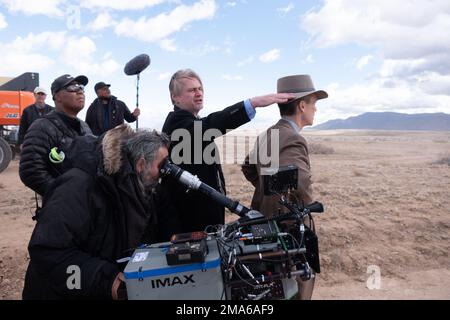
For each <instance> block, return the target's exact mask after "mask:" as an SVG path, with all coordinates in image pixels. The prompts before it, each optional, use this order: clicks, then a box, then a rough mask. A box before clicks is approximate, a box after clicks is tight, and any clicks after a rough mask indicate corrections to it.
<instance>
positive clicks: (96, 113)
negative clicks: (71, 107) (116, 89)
mask: <svg viewBox="0 0 450 320" xmlns="http://www.w3.org/2000/svg"><path fill="white" fill-rule="evenodd" d="M107 106H108V105H107ZM107 106H105V105H104V104H103V103H102V101H101V100H100V99H99V98H97V99H95V100H94V101H93V102H92V103H91V105H90V106H89V109H88V111H87V113H86V123H87V124H88V125H89V127H90V128H91V130H92V132H93V133H94V134H95V135H96V136H99V135H101V134H102V133H104V132H106V131H108V130H110V129H112V128H114V127H116V126H118V125H120V124H123V123H124V120H126V121H127V122H134V121H136V117H135V116H133V114H132V113H131V112H130V110H129V109H128V107H127V106H126V104H125V103H124V102H122V101H120V100H118V99H117V98H116V97H114V96H111V101H110V104H109V110H108V113H109V127H107V128H105V126H104V124H103V115H104V108H105V107H107Z"/></svg>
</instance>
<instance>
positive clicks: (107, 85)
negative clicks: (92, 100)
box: [94, 81, 111, 92]
mask: <svg viewBox="0 0 450 320" xmlns="http://www.w3.org/2000/svg"><path fill="white" fill-rule="evenodd" d="M104 87H108V88H109V87H111V85H110V84H106V83H104V82H103V81H102V82H98V83H97V84H96V85H95V87H94V90H95V92H97V90H98V89H101V88H104Z"/></svg>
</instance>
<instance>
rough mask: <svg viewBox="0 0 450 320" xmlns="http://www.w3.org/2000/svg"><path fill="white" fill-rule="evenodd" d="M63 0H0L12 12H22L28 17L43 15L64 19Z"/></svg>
mask: <svg viewBox="0 0 450 320" xmlns="http://www.w3.org/2000/svg"><path fill="white" fill-rule="evenodd" d="M62 3H64V1H62V0H39V1H35V0H0V4H3V5H4V6H6V7H7V8H8V10H9V11H10V12H13V13H17V12H22V13H24V14H25V15H27V16H31V15H37V14H43V15H46V16H49V17H62V16H64V11H63V10H62V9H61V8H60V7H61V4H62Z"/></svg>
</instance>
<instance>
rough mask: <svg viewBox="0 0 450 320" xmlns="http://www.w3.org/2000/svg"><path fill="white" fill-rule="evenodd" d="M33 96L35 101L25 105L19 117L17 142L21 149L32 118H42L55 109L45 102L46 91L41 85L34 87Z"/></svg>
mask: <svg viewBox="0 0 450 320" xmlns="http://www.w3.org/2000/svg"><path fill="white" fill-rule="evenodd" d="M34 98H35V99H36V102H35V103H34V104H32V105H29V106H28V107H26V108H25V109H24V110H23V112H22V116H21V117H20V126H19V141H18V144H19V145H20V148H21V149H22V144H23V139H24V138H25V134H26V133H27V131H28V128H29V127H30V126H31V124H32V123H33V122H34V120H36V119H39V118H42V117H43V116H45V115H46V114H47V113H49V112H50V111H52V110H54V109H55V108H53V107H52V106H49V105H48V104H46V103H45V99H46V98H47V91H46V90H45V89H44V88H43V87H36V88H35V89H34Z"/></svg>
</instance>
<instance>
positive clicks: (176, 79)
mask: <svg viewBox="0 0 450 320" xmlns="http://www.w3.org/2000/svg"><path fill="white" fill-rule="evenodd" d="M186 78H194V79H197V80H198V81H199V82H200V84H201V85H202V86H203V83H202V80H201V79H200V77H199V75H198V74H197V73H196V72H195V71H193V70H191V69H181V70H178V71H177V72H175V73H174V74H173V76H172V78H170V82H169V92H170V98H171V100H172V103H173V104H175V102H174V101H173V99H172V95H175V96H179V95H180V94H181V90H183V84H182V83H181V81H180V79H186Z"/></svg>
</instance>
